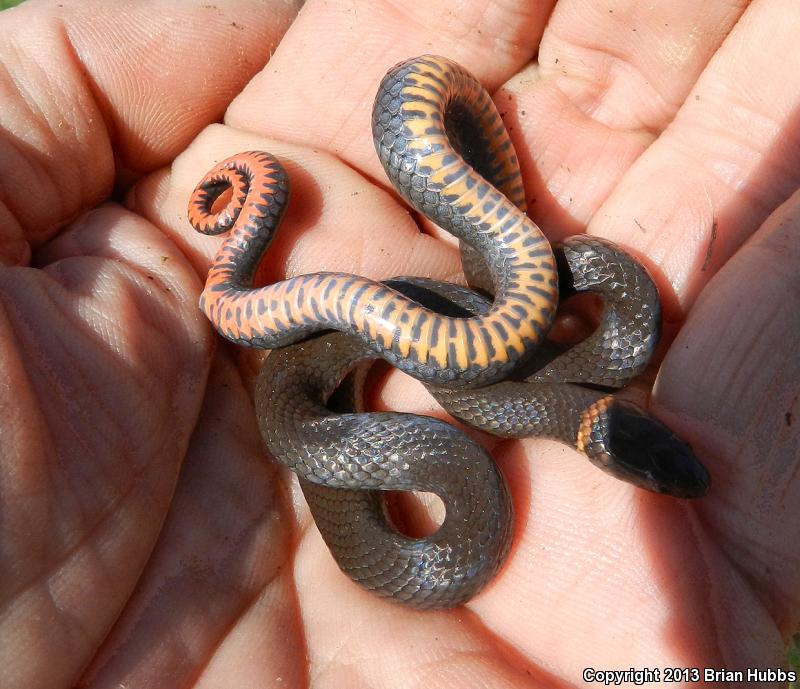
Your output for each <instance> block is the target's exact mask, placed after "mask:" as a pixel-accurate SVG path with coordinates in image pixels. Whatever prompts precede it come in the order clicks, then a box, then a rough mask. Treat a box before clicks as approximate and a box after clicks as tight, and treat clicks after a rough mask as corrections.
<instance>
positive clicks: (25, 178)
mask: <svg viewBox="0 0 800 689" xmlns="http://www.w3.org/2000/svg"><path fill="white" fill-rule="evenodd" d="M297 10H298V7H297V5H296V4H292V3H291V2H284V1H283V0H272V1H271V2H264V1H262V0H230V1H228V0H215V2H213V3H209V2H208V1H207V0H203V1H202V2H169V0H144V1H143V2H139V3H125V2H122V1H121V0H120V1H117V2H114V1H109V0H71V1H70V0H61V2H58V3H56V2H50V1H47V0H28V1H27V2H25V3H23V5H21V6H20V7H18V8H16V9H13V10H8V11H5V12H2V13H0V60H2V63H3V70H2V71H1V72H0V88H1V89H2V103H3V107H2V109H0V123H2V130H1V131H2V134H1V135H0V136H1V137H2V138H0V230H1V233H0V237H1V238H2V242H0V255H2V257H3V260H4V265H5V267H4V268H2V269H0V295H1V298H2V312H1V313H2V318H3V320H4V325H3V327H2V329H0V332H2V333H3V341H2V346H3V351H2V356H0V362H2V363H0V366H2V369H3V375H2V377H1V378H0V380H1V381H2V410H3V416H2V418H3V421H2V425H0V429H1V432H0V442H2V446H1V447H0V462H2V471H1V472H0V490H1V491H2V493H0V582H2V583H0V591H2V607H1V608H0V686H2V687H9V688H11V687H13V688H15V689H32V688H38V687H42V688H47V689H57V688H59V687H73V686H78V687H93V688H94V687H103V688H106V687H108V688H110V687H120V686H125V687H145V686H146V687H151V688H152V687H165V688H166V687H170V688H174V687H219V686H225V687H247V688H248V689H252V688H253V687H303V686H314V687H382V688H384V687H385V688H389V687H416V686H425V687H439V686H442V687H446V686H458V687H487V686H491V687H503V688H504V687H563V686H582V685H583V684H584V682H583V680H582V671H583V668H585V667H595V668H604V669H614V668H617V669H619V668H630V667H646V666H649V667H656V666H657V667H686V666H692V667H700V668H703V667H746V666H758V667H767V666H773V667H774V666H778V665H780V664H782V663H783V662H784V661H783V649H784V646H785V643H786V640H787V638H788V637H789V635H791V634H792V633H793V632H794V631H795V630H796V629H797V627H798V625H799V624H800V619H799V617H800V594H799V593H798V592H800V566H798V565H800V562H799V560H800V537H799V536H800V534H798V526H797V525H798V524H800V514H798V512H799V511H800V430H799V429H800V402H799V400H800V383H799V382H798V381H800V364H798V358H797V356H796V344H797V341H798V337H799V336H800V309H799V308H798V302H799V301H800V278H799V277H798V275H799V274H798V271H797V265H798V259H800V194H794V195H792V194H793V193H794V192H795V191H796V190H797V189H798V187H800V167H798V166H797V164H796V161H797V160H798V154H800V51H797V49H796V48H797V36H798V33H799V32H800V12H798V10H797V6H796V3H795V2H794V0H759V1H757V2H753V3H752V4H748V3H746V2H738V3H732V2H730V1H727V0H726V1H725V2H721V1H719V0H709V1H708V2H703V3H698V2H696V1H695V0H675V1H674V2H669V3H639V2H637V0H609V1H608V2H596V1H595V0H560V1H559V2H558V3H553V2H549V3H548V2H544V1H542V2H528V3H524V2H515V1H513V0H497V1H496V2H492V1H491V0H461V1H459V2H452V1H451V0H428V1H427V2H424V3H414V2H409V1H405V2H400V1H396V2H389V1H388V0H377V1H375V0H309V1H308V2H307V3H306V4H305V6H304V7H303V8H302V10H301V11H300V13H299V15H297V17H296V18H294V17H295V13H296V12H297ZM293 19H294V23H292V24H291V26H290V23H291V22H292V20H293ZM287 27H289V28H288V30H287ZM427 52H432V53H438V54H442V55H447V56H449V57H451V58H453V59H455V60H457V61H459V62H460V63H462V64H463V65H464V66H466V67H467V68H468V69H470V70H471V71H473V72H474V73H475V74H476V75H477V76H478V78H479V79H481V81H483V83H484V84H486V85H487V87H488V88H489V89H490V90H491V91H492V92H493V93H494V94H495V98H496V101H497V103H498V105H499V107H500V110H501V112H503V113H504V119H505V122H506V124H507V125H508V127H509V129H510V130H511V135H512V137H513V139H514V143H515V146H516V147H517V151H518V153H519V156H520V160H521V162H522V165H523V173H524V177H525V183H526V189H527V193H528V196H529V212H530V213H531V215H532V216H533V218H534V219H535V220H536V221H537V222H539V223H540V224H541V225H542V227H543V228H544V230H545V231H546V233H547V234H548V236H550V237H551V238H553V239H557V238H559V237H561V236H565V235H569V234H574V233H576V232H581V231H584V230H586V231H588V232H590V233H594V234H599V235H603V236H606V237H609V238H611V239H613V240H615V241H617V242H619V243H621V244H622V245H624V246H626V247H628V248H629V249H630V250H631V251H633V252H635V253H636V254H637V255H639V256H640V257H641V258H642V260H643V261H644V262H645V263H646V264H647V265H648V267H649V268H651V270H652V271H653V274H654V275H655V277H656V279H657V281H658V283H659V286H660V289H661V291H662V295H663V300H664V304H665V309H666V318H667V338H668V342H667V344H669V345H670V346H669V348H668V349H667V347H666V346H665V347H664V349H665V352H666V353H665V357H664V359H663V364H662V367H661V369H660V371H659V373H658V377H657V379H656V384H655V389H654V393H653V395H652V398H651V400H650V404H651V409H652V411H653V413H654V414H655V415H657V416H658V417H659V418H661V419H663V420H664V421H666V422H667V423H669V424H670V425H671V426H672V427H673V428H674V429H675V430H676V431H677V432H678V433H679V434H680V435H681V436H682V437H684V438H685V439H686V440H688V441H689V442H691V443H692V445H693V446H694V447H695V449H696V450H697V452H698V453H699V455H700V456H701V457H702V459H703V461H704V462H705V463H706V465H707V466H708V468H709V470H710V472H711V474H712V477H713V487H712V491H711V493H710V495H709V496H708V497H706V498H705V499H703V500H700V501H696V502H681V501H676V500H672V499H669V498H663V497H659V496H655V495H650V494H646V493H644V492H642V491H639V490H637V489H634V488H632V487H631V486H628V485H626V484H623V483H620V482H618V481H615V480H613V479H611V478H609V477H607V476H605V475H604V474H602V473H601V472H599V471H597V470H596V469H594V468H593V467H591V466H590V465H589V464H588V463H587V462H585V460H582V459H581V458H580V457H579V456H577V455H575V454H574V453H573V452H571V451H570V450H568V449H567V448H565V447H563V446H560V445H558V444H555V443H550V442H545V441H525V442H511V441H508V442H498V441H490V440H487V439H486V438H481V441H482V442H484V443H486V445H487V447H490V448H491V450H492V452H493V455H494V457H495V458H496V460H497V461H498V463H499V464H500V466H501V468H502V470H503V471H504V472H505V474H506V476H507V478H508V480H509V484H510V486H511V490H512V494H513V499H514V502H515V506H516V525H515V528H516V535H515V541H514V544H513V547H512V551H511V555H510V557H509V560H508V562H507V564H506V565H505V567H504V569H503V570H502V572H501V573H500V575H499V576H498V578H497V579H496V580H495V581H494V582H493V583H492V585H491V586H490V587H489V588H488V589H487V590H485V591H484V592H483V593H482V594H481V595H479V596H478V597H477V598H475V599H474V600H473V601H472V602H471V603H470V604H469V605H467V606H466V607H464V608H461V609H457V610H454V611H448V612H439V613H420V612H415V611H411V610H406V609H403V608H400V607H398V606H396V605H392V604H390V603H387V602H383V601H379V600H376V599H375V598H374V597H372V596H370V595H369V594H367V593H365V592H363V591H361V590H360V589H358V588H357V587H355V586H354V585H352V584H351V583H350V582H349V580H347V579H346V578H345V577H344V576H343V575H341V574H340V573H339V572H338V570H337V569H336V567H335V565H334V563H333V561H332V559H331V557H330V555H329V554H328V552H327V550H326V548H325V546H324V544H323V543H322V541H321V539H320V537H319V534H318V533H317V532H316V530H315V529H314V527H313V523H312V522H311V521H310V517H309V514H308V511H307V509H306V507H305V504H304V502H303V500H302V496H301V495H300V494H299V491H298V490H297V488H296V484H295V482H294V481H293V479H292V478H291V477H290V476H289V475H287V473H286V472H285V471H282V470H280V469H277V468H275V467H274V466H273V465H272V464H270V463H269V462H267V461H265V457H264V452H263V450H262V448H261V441H260V439H259V436H258V433H257V430H256V425H255V418H254V415H253V408H252V402H251V399H250V389H251V385H252V377H253V376H252V374H253V369H254V366H255V362H254V359H253V358H252V356H251V355H244V354H242V353H241V352H239V351H236V349H235V348H233V347H231V346H228V345H227V344H222V343H220V342H218V341H217V337H216V336H215V335H214V334H213V333H212V331H211V329H210V327H209V325H208V323H207V322H206V321H205V320H204V318H203V317H202V316H201V314H200V312H199V310H198V308H197V297H198V295H199V291H200V288H201V284H202V279H203V276H204V275H205V272H206V271H207V269H208V264H209V261H210V259H211V257H212V255H213V253H214V249H215V247H216V246H217V244H218V242H219V241H220V240H219V238H209V237H202V236H200V235H198V234H196V233H194V232H193V231H192V230H191V228H190V227H189V224H188V222H187V220H186V203H187V200H188V196H189V193H190V191H191V189H192V188H193V186H194V184H196V182H197V181H198V180H199V178H200V177H201V176H202V174H203V173H204V172H205V171H206V170H207V169H208V168H209V167H211V165H212V164H213V163H214V162H216V161H218V160H220V159H221V158H223V157H225V156H227V155H230V154H232V153H235V152H237V151H241V150H249V149H254V148H255V149H265V150H269V151H271V152H272V153H274V154H275V155H277V156H278V157H279V158H280V159H281V160H282V161H283V162H284V163H285V165H286V167H287V169H288V172H289V175H290V177H291V180H292V183H293V200H292V204H291V207H290V210H289V212H288V215H287V217H286V220H285V225H284V229H283V230H282V231H281V233H279V238H278V239H277V241H276V243H275V245H274V247H273V249H271V252H270V256H269V258H268V261H267V262H266V263H267V267H266V268H265V270H264V273H265V274H264V277H265V279H274V278H278V277H283V276H285V275H297V274H301V273H305V272H311V271H316V270H346V271H351V272H354V273H358V274H362V275H367V276H369V277H373V278H385V277H388V276H393V275H402V274H412V273H413V274H417V275H424V276H432V277H437V278H443V279H448V278H449V279H461V276H460V271H459V263H458V257H457V252H456V250H455V248H454V247H453V245H452V243H451V242H450V241H449V239H447V238H442V237H441V236H440V234H439V233H437V232H436V230H435V228H431V227H430V226H427V225H425V224H423V230H424V231H423V232H422V233H420V232H419V226H418V225H417V224H416V221H415V218H414V217H412V216H411V215H409V214H408V213H407V212H406V210H405V209H404V207H403V206H402V205H401V204H400V203H399V202H398V201H397V198H396V197H395V196H394V195H393V193H391V191H389V190H388V188H387V182H386V179H385V177H384V175H383V173H382V172H381V170H380V168H379V163H378V160H377V158H376V156H375V154H374V152H373V150H372V143H371V141H370V138H369V137H370V128H369V112H370V107H371V101H372V98H373V96H374V92H375V90H376V87H377V84H378V81H379V79H380V77H381V76H382V75H383V73H384V72H385V71H386V70H387V69H388V68H389V67H391V66H392V65H393V64H394V63H396V62H398V61H399V60H401V59H404V58H407V57H410V56H413V55H417V54H421V53H427ZM223 117H224V124H213V123H214V122H215V121H220V119H221V118H223ZM112 190H114V192H115V193H114V198H116V199H122V198H124V200H125V203H124V204H120V203H114V202H111V203H108V204H106V205H103V206H102V207H99V208H97V206H98V204H100V203H101V202H103V201H104V200H105V199H107V198H109V196H110V195H112ZM92 209H95V210H92ZM672 338H674V340H673V339H672ZM376 396H377V398H376V404H377V405H378V406H381V407H385V408H394V409H402V410H408V411H416V412H423V413H430V414H435V415H439V416H441V415H442V414H441V412H440V411H438V410H436V408H435V405H434V404H433V402H432V401H431V399H430V398H429V397H428V396H427V395H426V394H425V393H424V391H423V389H422V387H421V386H420V385H419V384H417V383H415V382H413V381H411V380H410V379H409V378H408V377H406V376H403V375H401V374H397V373H394V374H391V375H388V376H386V377H385V381H384V383H383V386H382V388H381V389H380V390H378V392H377V393H376ZM715 686H720V685H715ZM760 686H767V685H760Z"/></svg>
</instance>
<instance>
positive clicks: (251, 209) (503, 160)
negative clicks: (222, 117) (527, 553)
mask: <svg viewBox="0 0 800 689" xmlns="http://www.w3.org/2000/svg"><path fill="white" fill-rule="evenodd" d="M372 124H373V140H374V143H375V148H376V151H377V153H378V156H379V158H380V160H381V162H382V164H383V167H384V170H385V172H386V173H387V176H388V177H389V179H390V180H391V182H392V184H393V186H394V187H395V189H396V190H397V192H398V193H399V194H400V195H401V196H402V197H403V198H405V199H406V200H407V201H408V202H409V203H410V204H411V205H412V206H413V207H415V208H416V209H417V210H418V211H420V212H421V213H423V214H424V215H425V216H426V217H427V218H429V219H430V220H432V221H433V222H435V223H436V224H437V225H439V226H440V227H443V228H444V229H446V230H448V231H449V232H451V233H452V234H453V235H455V236H456V237H457V238H458V239H459V241H460V243H461V250H462V257H463V260H464V264H465V273H466V274H467V277H468V281H469V284H470V286H471V288H468V287H461V286H457V285H450V284H448V283H443V282H438V281H435V280H430V279H424V278H416V277H403V278H394V279H391V280H386V281H383V282H376V281H370V280H367V279H365V278H361V277H358V276H352V275H346V274H341V273H327V272H326V273H314V274H310V275H304V276H299V277H294V278H289V279H287V280H284V281H281V282H278V283H275V284H272V285H267V286H262V287H254V286H253V284H252V283H253V276H254V274H255V271H256V269H257V267H258V265H259V262H260V261H261V260H262V258H263V256H264V254H265V253H266V251H267V248H268V246H269V243H270V241H271V240H272V238H273V236H274V234H275V232H276V230H277V227H278V225H279V224H280V221H281V218H282V216H283V213H284V211H285V208H286V204H287V202H288V198H289V184H288V176H287V175H286V173H285V171H284V170H283V168H282V166H281V165H280V163H279V161H277V160H276V159H275V158H274V157H273V156H271V155H269V154H267V153H264V152H258V151H250V152H245V153H241V154H237V155H235V156H232V157H231V158H229V159H227V160H225V161H223V162H222V163H220V164H218V165H216V166H215V167H214V168H212V170H210V171H209V172H208V173H207V174H206V175H205V176H204V178H203V179H202V180H201V182H200V183H199V184H198V185H197V187H196V188H195V191H194V192H193V193H192V196H191V198H190V202H189V220H190V222H191V223H192V225H193V226H194V227H195V229H196V230H198V231H200V232H203V233H205V234H220V233H223V232H228V233H229V234H228V236H227V238H226V239H225V240H224V241H223V243H222V244H221V246H220V249H219V250H218V252H217V254H216V256H215V258H214V259H213V261H212V264H211V269H210V271H209V274H208V278H207V281H206V285H205V288H204V290H203V293H202V295H201V302H200V304H201V308H202V309H203V310H204V312H205V313H206V315H207V316H208V317H209V319H210V320H211V322H212V323H213V324H214V326H215V327H216V329H217V330H218V331H219V332H220V333H221V334H222V335H223V336H224V337H226V338H227V339H229V340H231V341H233V342H235V343H238V344H243V345H246V346H253V347H261V348H267V349H275V350H276V351H274V352H272V353H271V354H270V356H268V357H266V359H265V362H264V364H263V366H262V369H261V372H260V373H259V377H258V381H257V385H256V393H255V402H256V414H257V419H258V424H259V428H260V431H261V434H262V437H263V438H264V441H265V445H266V447H267V449H268V451H269V452H270V454H271V455H272V456H273V457H275V458H276V459H278V460H279V461H280V462H282V463H283V464H285V465H286V466H287V467H289V468H290V469H292V470H293V471H294V472H295V473H296V474H297V476H298V477H299V479H300V485H301V487H302V490H303V492H304V494H305V496H306V499H307V501H308V503H309V507H310V508H311V511H312V514H313V516H314V519H315V522H316V524H317V527H318V528H319V530H320V532H321V534H322V536H323V538H324V539H325V542H326V543H327V545H328V547H329V549H330V550H331V553H332V554H333V556H334V558H335V560H336V562H337V564H338V565H339V567H340V568H341V569H342V570H343V571H344V572H345V573H346V574H347V575H348V576H350V578H351V579H353V580H354V581H355V582H356V583H358V584H360V585H361V586H362V587H364V588H366V589H367V590H369V591H371V592H372V593H374V594H377V595H379V596H382V597H385V598H388V599H390V600H393V601H396V602H400V603H403V604H406V605H409V606H412V607H415V608H420V609H439V608H448V607H453V606H457V605H461V604H463V603H465V602H466V601H468V600H470V599H471V598H472V597H473V596H474V595H475V594H476V593H478V592H479V591H481V590H482V589H483V588H484V587H485V586H486V585H487V583H488V582H489V581H491V580H492V578H493V577H494V576H495V575H496V574H497V572H498V571H499V569H500V567H501V566H502V564H503V562H504V560H505V558H506V556H507V554H508V552H509V548H510V544H511V540H512V537H513V526H512V525H513V506H512V504H511V501H510V498H509V492H508V487H507V486H506V484H505V480H504V478H503V476H502V474H501V473H500V472H499V470H498V469H497V467H496V465H495V464H494V462H493V460H492V458H491V456H490V455H489V454H488V453H487V452H486V451H485V450H483V449H482V447H481V446H480V445H479V444H478V443H476V442H475V441H473V440H471V439H470V438H469V437H468V436H467V435H465V434H464V433H463V432H461V431H460V430H459V429H457V428H455V427H454V426H452V425H450V424H448V423H446V422H444V421H440V420H437V419H433V418H430V417H425V416H419V415H413V414H399V413H395V412H386V413H380V414H378V413H365V412H364V411H363V407H364V405H363V386H364V381H365V379H366V375H367V371H368V370H369V367H370V366H371V365H372V363H374V362H375V361H376V360H377V359H384V360H385V361H387V362H389V363H390V364H391V365H393V366H396V367H397V368H399V369H400V370H402V371H404V372H406V373H409V374H410V375H412V376H414V377H416V378H418V379H420V380H422V381H423V383H425V385H426V386H427V387H428V389H429V390H430V392H431V393H432V395H433V396H434V398H435V399H436V400H437V401H439V402H440V403H441V404H442V405H443V406H444V408H445V409H446V410H447V411H448V412H449V413H450V414H451V415H452V416H454V417H455V418H456V419H459V420H460V421H462V422H464V423H466V424H468V425H470V426H472V427H474V428H477V429H480V430H483V431H486V432H489V433H492V434H494V435H498V436H502V437H513V438H519V437H533V436H540V437H550V438H555V439H558V440H560V441H562V442H564V443H566V444H569V445H570V446H572V447H573V448H575V449H576V450H577V451H578V452H580V453H581V454H582V455H583V456H585V457H586V458H588V459H589V461H591V462H592V463H593V464H595V465H596V466H598V467H600V468H601V469H603V470H604V471H606V472H608V473H610V474H612V475H614V476H616V477H617V478H620V479H622V480H625V481H627V482H629V483H632V484H634V485H636V486H638V487H641V488H645V489H647V490H651V491H654V492H660V493H666V494H669V495H673V496H676V497H682V498H691V497H699V496H701V495H703V494H705V493H706V492H707V490H708V487H709V485H710V478H709V476H708V473H707V471H706V470H705V468H704V467H703V465H702V464H701V463H700V461H699V460H698V459H697V457H696V456H695V454H694V453H693V451H692V449H691V447H690V446H689V445H688V444H687V443H684V442H683V441H681V440H680V439H679V438H677V437H676V436H675V435H674V434H673V433H672V432H671V431H670V429H669V428H667V427H666V426H665V425H663V424H662V423H661V422H659V421H658V420H656V419H655V418H653V417H652V416H650V415H649V414H648V413H647V412H646V411H645V410H644V409H642V408H641V407H639V406H637V405H635V404H633V403H631V402H628V401H625V400H623V399H621V398H619V397H618V396H617V395H615V394H613V392H614V390H615V389H616V388H621V387H623V386H624V385H626V384H627V383H628V382H629V381H630V380H631V379H632V378H634V377H635V376H636V375H638V374H639V373H640V372H641V371H643V370H644V369H645V368H646V366H647V365H648V362H649V361H650V358H651V356H652V354H653V350H654V348H655V346H656V344H657V342H658V338H659V334H660V333H659V324H660V302H659V298H658V291H657V289H656V287H655V284H654V283H653V281H652V279H651V278H650V276H649V274H648V273H647V271H646V269H645V268H644V267H643V266H642V265H641V264H640V263H639V262H638V261H636V260H635V259H634V258H633V257H632V256H630V255H628V254H627V253H626V252H624V251H623V250H622V249H620V248H619V247H616V246H615V245H613V244H611V243H610V242H607V241H605V240H602V239H600V238H597V237H588V236H585V235H582V236H578V237H574V238H570V239H568V240H566V241H564V242H562V243H561V244H560V245H556V246H555V247H553V246H551V245H550V243H549V242H548V241H547V240H546V239H545V238H544V236H543V234H542V232H541V230H539V228H538V227H537V226H536V225H535V224H534V223H533V222H532V221H531V220H530V219H528V217H527V215H526V213H525V196H524V189H523V187H522V183H521V174H520V170H519V163H518V160H517V156H516V153H515V152H514V149H513V146H512V144H511V141H510V138H509V136H508V133H507V131H506V129H505V127H504V125H503V123H502V120H501V119H500V116H499V114H498V112H497V110H496V107H495V106H494V104H493V102H492V100H491V97H490V96H489V95H488V93H487V92H486V91H485V89H483V87H482V86H481V85H480V83H479V82H478V81H477V80H476V79H475V78H474V77H472V76H471V75H470V74H469V72H467V71H466V70H465V69H463V68H462V67H460V66H459V65H457V64H456V63H455V62H453V61H451V60H449V59H447V58H443V57H438V56H432V55H425V56H422V57H419V58H414V59H411V60H407V61H405V62H403V63H400V64H399V65H397V66H395V67H394V68H393V69H392V70H390V71H389V72H388V73H387V75H386V76H385V77H384V79H383V81H382V82H381V85H380V87H379V90H378V94H377V96H376V98H375V103H374V107H373V115H372ZM228 190H230V199H229V200H227V201H226V200H225V199H224V198H221V197H222V196H223V194H224V193H225V192H226V191H228ZM559 292H561V294H562V297H563V296H569V295H570V294H574V293H579V292H594V293H597V294H599V295H600V296H601V297H602V299H603V301H604V308H603V314H602V320H601V324H600V326H599V327H598V328H597V329H596V331H595V332H594V333H593V334H592V335H591V336H590V337H589V338H587V339H586V340H584V341H583V342H582V343H580V344H578V345H576V346H573V347H564V346H562V345H559V344H558V343H554V342H552V341H550V340H548V339H547V333H548V330H549V327H550V325H551V324H552V322H553V319H554V317H555V313H556V308H557V306H558V302H559ZM331 331H338V332H331ZM343 391H344V392H343ZM337 396H338V401H336V400H337ZM334 402H335V403H334ZM386 491H426V492H432V493H434V494H436V495H438V496H439V497H440V498H441V499H442V501H443V503H444V505H445V508H446V515H445V518H444V521H443V522H442V524H441V525H440V527H439V528H438V530H437V531H436V532H435V533H433V534H431V535H429V536H425V537H422V538H411V537H408V536H405V535H403V534H402V533H400V532H399V530H398V529H397V527H396V525H395V524H394V523H393V522H392V519H391V517H390V516H389V514H388V512H387V509H386V503H385V500H384V496H385V494H386Z"/></svg>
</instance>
